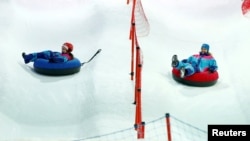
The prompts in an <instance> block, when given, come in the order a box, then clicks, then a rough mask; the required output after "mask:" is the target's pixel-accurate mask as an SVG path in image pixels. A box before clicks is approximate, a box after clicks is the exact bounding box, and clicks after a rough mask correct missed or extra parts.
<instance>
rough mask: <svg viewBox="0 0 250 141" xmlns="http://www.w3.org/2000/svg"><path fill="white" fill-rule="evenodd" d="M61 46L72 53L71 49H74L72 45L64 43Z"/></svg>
mask: <svg viewBox="0 0 250 141" xmlns="http://www.w3.org/2000/svg"><path fill="white" fill-rule="evenodd" d="M63 46H66V48H67V51H68V52H72V51H73V48H74V47H73V45H72V44H71V43H69V42H65V43H64V44H63Z"/></svg>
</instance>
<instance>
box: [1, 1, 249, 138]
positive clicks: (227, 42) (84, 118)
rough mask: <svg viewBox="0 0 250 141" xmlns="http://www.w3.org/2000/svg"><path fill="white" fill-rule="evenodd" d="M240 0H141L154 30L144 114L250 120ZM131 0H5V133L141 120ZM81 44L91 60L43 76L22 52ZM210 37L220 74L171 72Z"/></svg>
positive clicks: (104, 128)
mask: <svg viewBox="0 0 250 141" xmlns="http://www.w3.org/2000/svg"><path fill="white" fill-rule="evenodd" d="M241 3H242V1H240V0H209V1H208V0H199V1H198V0H185V1H183V0H157V1H152V0H151V1H149V0H142V4H143V8H144V11H145V13H146V16H147V18H148V21H149V24H150V33H149V35H148V36H146V37H139V44H140V46H141V49H142V52H143V71H142V118H143V121H146V122H147V121H151V120H154V119H157V118H158V117H161V116H163V115H164V114H165V113H170V114H172V115H174V116H175V117H178V118H179V119H181V120H183V121H185V122H187V123H189V124H191V125H193V126H196V127H198V128H200V129H202V130H206V129H207V125H208V124H250V110H249V107H250V102H249V100H250V93H249V92H250V88H249V86H248V84H249V79H250V73H249V68H250V63H249V62H248V58H249V57H248V55H249V46H250V40H249V33H250V26H249V25H250V19H248V18H246V17H244V16H243V15H242V13H241ZM131 6H132V4H129V5H127V4H126V0H119V1H118V0H117V1H115V0H74V1H69V0H53V2H51V1H50V0H43V1H41V0H32V1H28V0H0V11H1V12H0V33H1V34H0V47H1V55H0V60H1V62H2V64H1V69H0V80H1V85H0V133H1V134H0V139H1V140H19V139H28V138H30V139H56V138H57V139H58V138H60V139H72V138H74V139H75V138H84V137H89V136H95V135H101V134H105V133H109V132H113V131H117V130H121V129H124V128H128V127H131V126H133V124H134V116H135V106H134V105H133V104H131V103H132V102H133V101H134V99H133V98H134V82H133V81H131V80H130V75H129V73H130V57H131V42H130V40H129V38H128V37H129V29H130V18H131ZM65 41H70V42H72V43H73V44H74V46H75V48H74V55H75V56H76V57H77V58H79V59H80V60H82V61H87V60H88V59H89V58H90V57H91V56H92V55H93V54H94V53H95V52H96V50H98V49H100V48H101V49H102V52H101V53H100V54H99V55H98V56H97V57H96V58H95V60H93V61H92V62H91V63H89V64H86V65H85V66H83V67H82V68H81V71H80V72H79V73H77V74H74V75H70V76H61V77H51V76H43V75H39V74H37V73H35V72H34V71H33V69H32V68H33V66H32V63H30V64H28V65H26V64H24V62H23V60H22V57H21V53H22V52H23V51H25V52H27V53H31V52H37V51H42V50H47V49H50V50H60V48H61V44H62V43H63V42H65ZM202 43H208V44H210V51H211V52H212V54H213V55H214V57H215V58H216V60H217V63H218V66H219V75H220V78H219V80H218V82H217V84H216V85H214V86H212V87H204V88H197V87H189V86H185V85H182V84H179V83H177V82H176V81H174V80H173V79H172V76H171V66H170V64H171V57H172V55H173V54H178V57H179V58H186V57H188V56H190V55H192V54H195V53H198V52H199V50H200V45H201V44H202Z"/></svg>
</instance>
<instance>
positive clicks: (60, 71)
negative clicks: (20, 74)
mask: <svg viewBox="0 0 250 141" xmlns="http://www.w3.org/2000/svg"><path fill="white" fill-rule="evenodd" d="M33 67H34V70H35V71H36V72H37V73H40V74H45V75H57V76H58V75H69V74H74V73H77V72H79V71H80V69H81V62H80V61H79V59H77V58H74V59H73V60H70V61H67V62H63V63H51V62H49V60H46V59H37V60H35V61H34V64H33Z"/></svg>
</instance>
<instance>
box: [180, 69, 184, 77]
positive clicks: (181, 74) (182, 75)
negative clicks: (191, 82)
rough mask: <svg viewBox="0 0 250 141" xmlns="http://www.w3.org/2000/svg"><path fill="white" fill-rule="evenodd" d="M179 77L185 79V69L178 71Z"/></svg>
mask: <svg viewBox="0 0 250 141" xmlns="http://www.w3.org/2000/svg"><path fill="white" fill-rule="evenodd" d="M180 77H181V78H184V77H185V68H181V69H180Z"/></svg>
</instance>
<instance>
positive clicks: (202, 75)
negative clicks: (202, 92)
mask: <svg viewBox="0 0 250 141" xmlns="http://www.w3.org/2000/svg"><path fill="white" fill-rule="evenodd" d="M172 76H173V79H174V80H176V81H177V82H180V83H183V84H186V85H189V86H198V87H206V86H212V85H214V84H215V83H216V82H217V80H218V79H219V74H218V72H217V71H215V72H213V73H211V72H209V71H208V70H206V71H204V72H199V73H195V74H193V75H190V76H186V77H185V78H180V71H179V70H178V69H176V68H173V70H172Z"/></svg>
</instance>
